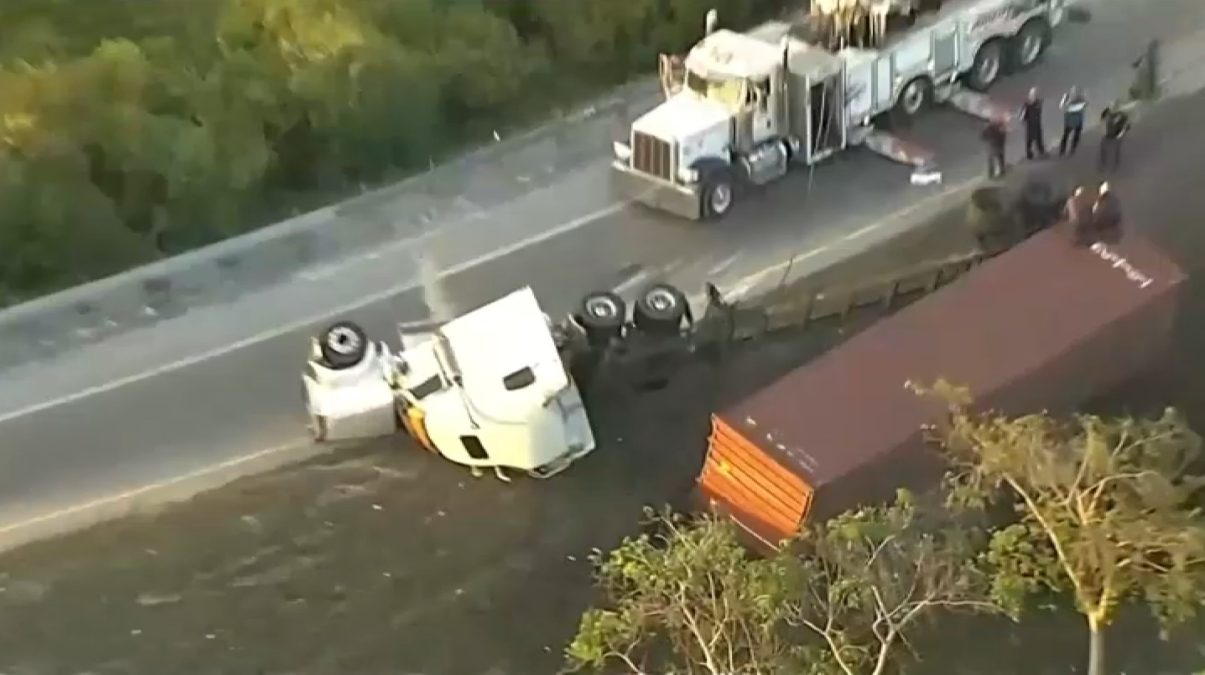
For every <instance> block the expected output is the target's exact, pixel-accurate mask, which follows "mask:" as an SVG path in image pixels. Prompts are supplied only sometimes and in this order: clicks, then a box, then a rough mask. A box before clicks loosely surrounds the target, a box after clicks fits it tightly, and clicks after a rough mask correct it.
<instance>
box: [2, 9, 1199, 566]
mask: <svg viewBox="0 0 1205 675" xmlns="http://www.w3.org/2000/svg"><path fill="white" fill-rule="evenodd" d="M1093 4H1094V6H1095V7H1096V20H1095V21H1094V22H1093V23H1092V24H1089V25H1087V26H1077V25H1072V26H1069V27H1068V29H1067V31H1065V33H1064V34H1063V35H1061V36H1060V39H1059V40H1058V41H1057V42H1056V44H1055V45H1054V47H1052V49H1051V50H1050V52H1049V55H1048V59H1047V63H1045V64H1044V65H1042V66H1041V67H1040V68H1038V69H1036V70H1035V71H1033V72H1032V73H1028V74H1025V75H1023V76H1018V77H1016V78H1014V79H1012V80H1010V81H1008V82H1006V83H1003V84H1002V85H1001V86H1000V88H999V91H998V92H997V93H996V95H997V97H998V98H1001V99H1002V100H1010V101H1011V100H1020V97H1021V95H1022V92H1023V91H1024V89H1026V88H1027V87H1028V86H1030V85H1032V84H1037V85H1039V86H1040V87H1042V88H1043V89H1044V90H1046V91H1048V92H1058V91H1061V90H1062V89H1063V88H1065V87H1066V86H1067V85H1069V84H1071V83H1077V84H1080V85H1081V86H1085V87H1087V89H1088V91H1089V93H1090V94H1091V95H1092V96H1094V97H1095V98H1096V99H1097V100H1098V101H1099V100H1100V99H1105V98H1108V97H1110V96H1111V94H1112V93H1113V92H1120V91H1121V90H1122V89H1123V88H1124V87H1125V86H1126V84H1127V83H1128V80H1129V75H1128V63H1129V61H1130V60H1131V59H1132V57H1133V56H1134V55H1135V54H1137V53H1139V51H1140V48H1141V45H1142V44H1143V43H1145V41H1146V40H1147V39H1149V38H1151V37H1154V36H1160V37H1162V38H1164V39H1166V40H1175V39H1178V38H1185V36H1191V35H1192V34H1193V33H1194V32H1195V31H1196V30H1198V29H1199V28H1200V27H1201V26H1203V25H1205V5H1201V4H1200V3H1198V2H1195V0H1161V2H1159V3H1154V4H1146V5H1142V6H1139V5H1138V4H1137V3H1133V2H1130V1H1129V0H1097V1H1096V2H1095V3H1093ZM1051 117H1052V119H1051V126H1052V127H1053V126H1054V119H1053V115H1052V116H1051ZM978 128H979V125H978V123H977V122H975V121H972V120H970V119H969V118H966V117H963V116H961V115H960V114H958V113H954V112H949V111H936V112H934V113H933V114H932V115H930V116H928V117H927V118H926V119H924V120H923V121H922V122H921V123H918V124H917V125H916V127H915V128H914V129H911V130H910V131H909V132H908V134H909V135H910V136H911V137H912V138H913V140H916V141H918V142H920V143H922V144H924V145H926V146H928V147H930V148H931V149H933V150H935V151H936V152H937V154H938V157H939V159H940V161H941V164H942V168H943V170H944V172H945V174H946V184H945V185H944V186H942V187H940V188H917V187H912V186H909V185H908V183H907V172H906V171H905V170H904V169H902V168H899V167H896V166H894V165H891V164H889V163H887V162H886V161H884V160H881V159H879V158H876V157H873V156H869V155H867V154H865V153H861V152H853V153H849V154H848V155H846V156H844V157H841V158H839V159H837V160H836V161H834V162H832V163H831V164H829V165H825V166H822V167H820V168H818V169H817V170H816V171H815V172H814V174H809V173H808V172H803V173H800V174H797V175H795V176H793V177H791V178H789V179H788V180H786V181H783V182H782V183H780V184H777V185H774V186H771V187H770V188H768V189H767V190H765V191H764V194H762V195H761V196H760V198H759V199H757V200H755V201H749V202H747V203H745V204H742V205H740V207H739V210H738V211H737V212H736V213H734V214H733V217H732V218H731V219H729V220H728V221H726V222H724V223H722V224H720V225H716V226H706V225H699V224H695V223H686V222H682V221H678V220H675V219H672V218H669V217H665V216H662V215H660V214H656V213H653V212H650V211H647V210H644V209H641V208H638V207H634V206H623V205H608V204H605V203H602V204H600V200H599V198H598V190H600V189H601V186H602V185H603V184H604V182H603V179H602V175H601V172H602V171H603V167H602V166H601V165H600V166H599V167H595V168H593V169H589V170H586V171H585V172H583V173H582V174H578V175H574V176H570V177H566V181H565V183H564V184H562V185H559V186H557V187H555V188H552V189H550V190H547V191H545V192H544V193H541V195H539V199H540V200H542V204H543V207H542V208H546V209H562V210H564V212H565V214H566V216H565V218H564V221H565V222H564V224H563V225H561V226H559V227H558V228H555V229H553V230H551V231H549V230H547V229H546V228H545V229H538V230H532V229H531V228H532V227H535V226H534V225H525V224H524V220H523V219H521V218H520V219H513V218H508V219H505V220H504V221H500V222H504V226H499V227H498V228H491V227H488V225H489V224H491V223H490V222H489V221H482V220H477V221H473V222H470V223H465V224H463V225H462V226H459V227H454V228H451V229H448V230H445V231H439V232H436V233H435V234H433V235H430V236H428V237H425V238H424V239H422V240H419V241H414V242H409V243H405V244H402V245H398V246H396V247H391V248H388V249H383V250H381V251H378V252H376V253H374V254H373V256H372V257H371V258H365V259H361V260H358V261H352V262H350V263H348V264H346V265H343V266H341V267H337V268H330V269H327V270H321V271H318V272H316V273H314V274H313V275H311V276H310V277H309V278H308V279H302V280H300V281H298V283H296V284H292V285H290V286H288V287H283V288H279V289H274V290H273V291H271V292H267V293H264V294H261V295H259V296H256V297H252V298H247V299H244V300H242V301H240V302H239V303H238V304H236V305H233V306H230V307H216V308H210V309H207V310H203V311H200V312H197V313H195V314H190V315H188V316H187V317H185V318H184V319H182V320H180V321H178V322H168V324H167V325H162V326H158V327H156V328H154V329H150V330H147V331H144V332H141V333H137V334H131V335H130V336H128V337H123V338H121V339H118V340H114V341H113V343H112V344H108V345H105V346H104V347H103V348H98V349H97V350H90V351H85V352H81V353H80V354H77V355H72V356H69V357H65V358H64V359H61V360H59V361H58V362H55V363H49V364H41V365H39V366H38V368H37V370H36V371H31V372H27V373H20V372H13V373H9V374H7V376H6V382H5V383H3V386H2V387H0V448H2V449H3V450H2V451H0V543H3V542H4V541H9V542H12V541H16V540H19V539H21V538H23V537H25V536H29V534H30V533H34V532H36V531H39V530H41V529H43V527H44V526H45V525H46V524H47V523H49V522H51V520H52V518H50V516H53V515H61V514H62V513H63V510H64V509H66V510H68V511H71V512H73V513H76V514H77V515H78V514H80V513H82V512H83V510H82V509H80V506H81V505H84V504H93V505H95V504H96V503H98V502H104V503H107V504H109V505H113V504H117V503H119V502H116V501H113V499H112V498H113V497H114V496H116V495H120V494H125V495H127V496H128V495H130V494H138V495H142V496H147V495H149V494H151V493H150V492H139V491H141V490H144V489H145V488H147V486H153V485H160V484H163V483H164V482H165V481H173V480H176V479H179V478H180V477H182V476H192V477H196V476H199V475H202V474H204V475H205V476H206V478H205V479H201V478H197V479H196V481H190V482H187V483H179V484H178V485H177V487H178V488H179V489H180V490H188V489H196V488H198V487H202V486H204V485H205V484H206V482H205V481H206V480H208V481H211V482H216V481H218V480H219V479H222V478H223V477H229V476H230V475H235V474H238V473H244V472H246V471H248V470H250V469H251V468H252V467H263V466H268V465H271V464H273V463H276V462H279V461H284V460H286V459H289V458H295V457H297V456H300V455H302V454H304V453H306V452H310V451H311V450H310V449H308V446H307V444H306V443H305V440H304V436H303V431H302V425H301V417H300V401H299V395H298V392H299V383H298V382H297V379H296V378H297V373H298V370H299V365H300V363H301V359H302V357H303V355H304V354H305V352H306V341H307V339H308V336H309V335H311V334H313V333H314V332H315V331H316V330H318V329H319V328H320V327H321V324H322V323H325V322H326V321H327V320H329V318H328V317H330V316H334V315H341V316H347V317H349V318H352V319H355V320H358V321H360V322H361V323H363V324H364V325H365V326H366V327H367V328H368V329H369V330H370V331H372V332H373V333H377V334H382V335H391V334H392V332H393V331H392V327H393V323H394V322H395V321H399V320H413V319H421V318H423V317H425V316H426V315H427V314H428V311H427V308H426V307H425V305H424V301H423V299H422V294H421V292H420V291H419V290H418V289H417V288H416V286H415V284H416V283H417V280H416V279H415V278H414V277H413V274H412V273H411V272H410V270H412V269H413V267H414V259H415V258H414V256H415V254H416V253H421V254H422V255H427V256H431V257H433V258H434V259H435V260H436V261H437V263H438V264H439V265H440V266H441V267H442V268H443V269H444V271H445V272H444V274H445V276H444V281H445V285H446V287H447V293H446V296H447V297H448V298H450V299H451V302H452V303H453V304H454V305H455V306H457V307H461V308H467V307H471V306H474V305H477V304H480V303H482V302H485V301H488V300H489V299H491V298H492V297H495V296H496V295H497V294H499V293H501V292H504V291H506V290H509V289H512V288H515V287H518V286H521V285H524V284H530V285H532V286H533V287H534V288H535V289H536V291H537V293H538V294H539V296H540V298H541V300H542V302H543V303H544V304H545V307H546V308H547V309H548V310H550V311H552V312H554V313H559V312H562V311H566V310H568V309H570V308H571V307H572V306H573V304H574V303H575V301H576V299H577V298H578V297H580V295H581V294H582V293H583V292H585V291H587V290H591V289H594V288H598V287H612V286H618V287H621V288H624V289H626V290H632V289H634V288H636V287H637V286H638V285H639V283H640V282H642V281H643V280H647V279H651V278H667V279H669V280H671V281H674V282H676V283H679V284H680V285H682V286H683V288H686V289H688V290H694V289H698V288H700V286H701V283H702V281H704V280H705V279H712V280H715V281H718V282H719V283H720V285H721V286H722V287H741V286H746V285H748V283H749V280H750V279H756V278H757V276H756V275H757V273H758V272H759V271H760V270H764V269H765V268H766V267H767V266H769V265H773V264H775V263H779V262H781V261H782V260H784V259H785V258H788V257H792V256H796V257H797V258H798V261H797V263H796V264H795V265H794V266H793V268H792V269H793V271H794V273H796V274H804V273H811V272H814V271H816V270H817V269H820V268H822V267H824V266H826V265H829V264H831V263H833V262H834V261H836V260H840V259H842V258H843V257H846V256H848V255H850V254H851V253H855V252H857V251H859V250H864V249H865V248H866V247H868V246H871V245H873V244H874V243H875V242H877V241H880V240H881V239H882V238H884V237H888V236H891V235H892V234H894V233H896V232H897V231H899V230H900V229H902V228H907V227H910V226H911V224H912V223H913V222H914V221H915V220H917V219H923V215H924V213H925V211H926V209H928V208H931V207H932V205H933V204H934V203H940V202H941V201H942V199H943V197H942V195H943V194H946V193H948V192H950V191H951V190H954V189H956V188H957V187H958V186H959V185H961V184H962V183H964V182H965V181H967V180H970V179H972V178H973V177H975V176H977V175H978V173H979V171H980V169H981V165H982V161H981V153H980V149H979V147H978V143H977V141H976V135H977V131H978ZM591 171H593V172H595V173H594V174H591V173H590V172H591ZM809 186H810V187H809ZM926 200H927V201H926ZM521 207H523V205H515V206H514V207H513V208H521ZM596 207H597V209H596V211H595V215H596V216H597V217H591V216H589V215H585V216H583V215H580V214H581V213H582V211H585V210H590V209H595V208H596ZM574 213H576V214H578V215H577V216H576V217H573V216H572V215H571V214H574ZM532 222H534V221H532ZM540 227H543V226H540ZM772 276H773V275H766V276H765V278H766V279H768V278H771V277H772ZM399 277H400V278H399ZM763 280H764V279H763ZM366 294H370V295H371V297H369V298H367V299H366V298H365V295H366ZM357 305H358V306H357ZM349 306H355V307H354V308H352V309H344V308H347V307H349ZM215 466H222V467H225V468H224V469H223V470H222V471H220V472H215V471H212V470H211V469H212V468H213V467H215ZM189 486H191V487H189ZM92 513H94V514H99V513H102V511H92ZM31 519H32V520H31ZM57 522H62V523H69V522H70V521H69V520H61V521H57Z"/></svg>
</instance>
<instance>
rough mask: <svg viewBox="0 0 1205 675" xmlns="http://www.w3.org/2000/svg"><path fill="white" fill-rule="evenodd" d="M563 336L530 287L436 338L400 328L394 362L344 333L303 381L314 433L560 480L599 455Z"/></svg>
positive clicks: (336, 331) (329, 337) (378, 345)
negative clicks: (403, 438) (401, 437)
mask: <svg viewBox="0 0 1205 675" xmlns="http://www.w3.org/2000/svg"><path fill="white" fill-rule="evenodd" d="M554 328H555V327H554V326H553V324H552V322H551V320H550V319H549V317H548V316H547V315H546V314H545V313H544V312H543V311H542V310H541V308H540V306H539V303H538V302H537V301H536V297H535V294H534V293H533V292H532V290H531V289H530V288H522V289H520V290H517V291H515V292H513V293H511V294H509V295H507V296H505V297H502V298H500V299H498V300H495V301H493V302H491V303H489V304H487V305H485V306H483V307H480V308H478V309H476V310H473V311H471V312H468V313H467V314H464V315H462V316H459V317H457V318H455V319H452V320H451V321H448V322H447V323H444V324H443V325H440V326H437V327H434V328H433V329H432V330H430V331H424V332H420V333H407V332H405V331H401V330H399V332H400V333H401V335H400V339H401V349H400V350H398V351H396V352H394V351H392V350H391V349H390V348H389V346H388V345H387V344H386V343H384V342H373V341H370V340H369V339H368V338H367V336H366V335H365V333H364V331H363V330H362V329H361V328H360V327H359V326H357V325H355V324H353V323H351V322H340V323H336V324H334V325H333V326H331V327H330V328H328V329H327V330H326V331H325V332H324V333H323V334H322V335H321V336H319V337H317V338H315V339H314V341H313V345H312V353H311V355H310V358H309V361H308V363H307V365H306V369H305V372H304V374H303V375H302V381H303V384H304V393H305V403H306V412H307V414H308V416H309V424H310V429H311V432H312V434H313V436H314V438H315V440H317V441H347V440H356V439H365V438H371V437H378V436H385V435H389V434H392V433H395V432H396V431H398V430H399V429H404V430H405V431H406V433H407V434H408V435H410V436H411V437H412V438H413V439H414V440H415V441H416V442H417V443H418V444H419V445H421V446H422V447H423V448H425V449H427V450H429V451H431V452H435V453H437V454H439V455H441V456H443V457H444V458H446V459H448V460H450V461H452V462H456V463H458V464H462V465H465V466H469V467H473V468H474V469H479V468H493V469H495V470H498V471H499V477H503V476H504V474H502V473H501V470H503V469H515V470H520V471H525V472H527V473H528V474H530V475H532V476H534V477H537V478H546V477H549V476H552V475H554V474H556V473H558V472H560V471H562V470H564V469H565V468H567V467H568V466H569V465H570V464H572V463H573V462H574V461H575V460H577V459H579V458H581V457H583V456H585V455H586V454H588V453H590V452H591V451H592V450H594V447H595V442H594V434H593V431H592V430H591V428H590V422H589V419H588V417H587V414H586V410H585V407H584V406H583V403H582V397H581V394H580V392H579V391H578V388H577V385H576V383H575V382H574V380H573V377H572V376H571V375H570V373H569V369H568V368H567V366H566V361H565V359H564V358H563V355H562V353H561V347H562V345H560V344H558V340H557V338H556V335H555V330H554Z"/></svg>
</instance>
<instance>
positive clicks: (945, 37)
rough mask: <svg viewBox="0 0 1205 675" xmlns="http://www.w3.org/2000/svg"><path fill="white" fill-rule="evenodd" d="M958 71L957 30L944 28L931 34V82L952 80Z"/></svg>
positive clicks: (950, 27)
mask: <svg viewBox="0 0 1205 675" xmlns="http://www.w3.org/2000/svg"><path fill="white" fill-rule="evenodd" d="M957 70H958V29H957V27H956V26H954V25H948V26H944V27H942V28H939V29H937V30H935V31H934V32H933V81H934V82H939V83H940V82H945V81H947V80H951V79H953V77H954V76H955V75H956V74H957Z"/></svg>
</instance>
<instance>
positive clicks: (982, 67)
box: [976, 50, 1000, 84]
mask: <svg viewBox="0 0 1205 675" xmlns="http://www.w3.org/2000/svg"><path fill="white" fill-rule="evenodd" d="M999 74H1000V55H999V54H997V53H996V51H995V50H992V51H990V52H989V53H988V54H986V55H985V56H984V57H983V60H982V61H980V62H979V69H978V72H977V73H976V75H977V76H978V78H979V82H980V83H982V84H991V83H992V82H995V81H996V76H997V75H999Z"/></svg>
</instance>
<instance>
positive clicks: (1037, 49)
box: [1008, 19, 1050, 72]
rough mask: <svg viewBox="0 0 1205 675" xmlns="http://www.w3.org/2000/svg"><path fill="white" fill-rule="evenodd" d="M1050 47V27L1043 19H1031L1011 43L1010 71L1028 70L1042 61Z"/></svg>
mask: <svg viewBox="0 0 1205 675" xmlns="http://www.w3.org/2000/svg"><path fill="white" fill-rule="evenodd" d="M1049 46H1050V26H1049V25H1048V24H1047V23H1046V22H1045V21H1043V20H1042V19H1030V20H1029V21H1028V22H1027V23H1026V24H1025V25H1024V26H1021V30H1019V31H1017V34H1016V35H1014V36H1013V38H1012V40H1011V41H1010V43H1009V50H1008V52H1009V54H1008V56H1009V64H1008V65H1009V70H1011V71H1013V72H1020V71H1022V70H1028V69H1030V68H1032V67H1033V66H1034V65H1036V64H1037V63H1038V62H1039V61H1041V60H1042V56H1043V55H1044V54H1045V53H1046V48H1047V47H1049Z"/></svg>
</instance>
